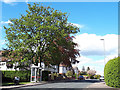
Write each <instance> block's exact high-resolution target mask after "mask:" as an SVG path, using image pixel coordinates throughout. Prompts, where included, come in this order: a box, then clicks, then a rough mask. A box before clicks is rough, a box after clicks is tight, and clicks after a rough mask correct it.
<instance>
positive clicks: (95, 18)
mask: <svg viewBox="0 0 120 90" xmlns="http://www.w3.org/2000/svg"><path fill="white" fill-rule="evenodd" d="M30 3H31V4H32V2H30ZM43 5H45V6H51V7H53V8H54V9H57V10H61V11H62V12H67V13H68V14H69V17H68V22H71V23H73V24H74V25H77V26H78V27H80V33H78V34H77V35H76V39H77V40H76V42H78V43H79V45H80V46H81V47H82V45H83V48H80V49H81V57H82V60H84V61H85V60H86V61H87V60H88V61H94V62H95V61H97V60H99V61H100V62H102V61H103V59H104V57H103V46H102V42H98V43H99V44H100V48H98V47H99V44H97V45H96V44H94V46H93V42H97V41H95V40H96V39H95V38H100V37H101V38H106V40H108V41H109V40H111V41H110V42H111V43H112V41H113V42H114V41H116V40H117V39H115V40H114V37H115V38H116V37H117V34H118V3H117V2H44V3H43ZM27 9H28V8H27V3H26V2H16V3H4V2H2V21H1V22H0V24H2V26H3V25H5V26H7V22H8V20H9V19H10V18H19V17H20V14H26V12H25V10H27ZM0 32H1V33H2V35H1V37H0V40H1V43H2V44H1V45H0V50H1V49H2V47H5V43H4V42H2V41H4V37H5V30H4V29H3V28H0ZM83 37H84V38H83ZM89 37H90V38H91V41H90V40H89V39H90V38H89ZM94 39H95V40H94ZM85 40H86V42H83V41H85ZM93 40H94V41H93ZM80 41H81V42H80ZM98 41H99V40H98ZM108 41H106V47H109V46H107V45H109V44H110V42H108ZM82 42H83V43H84V44H83V43H82ZM115 43H117V42H115ZM86 44H87V46H86ZM112 44H113V43H112ZM85 46H86V47H85ZM90 46H93V48H89V47H90ZM94 47H95V48H94ZM112 47H113V48H112ZM116 48H117V46H115V45H113V46H111V47H109V48H106V56H107V55H108V56H107V57H108V58H109V56H110V57H111V56H112V55H113V57H115V56H116V55H117V53H116V52H117V51H116ZM82 49H83V50H82ZM86 52H87V54H84V53H86ZM98 52H99V53H98ZM110 52H114V53H111V54H110ZM88 53H90V54H88ZM96 53H98V54H96ZM78 59H79V58H78ZM84 61H83V62H84ZM83 65H85V66H86V67H87V66H90V64H89V63H85V64H80V66H79V64H78V65H77V66H78V67H79V68H80V69H81V67H82V66H83ZM93 66H94V67H92V66H91V68H97V67H96V64H94V65H93ZM99 66H100V67H101V68H103V64H102V66H101V65H99ZM101 72H102V71H101Z"/></svg>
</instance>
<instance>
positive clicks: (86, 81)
mask: <svg viewBox="0 0 120 90" xmlns="http://www.w3.org/2000/svg"><path fill="white" fill-rule="evenodd" d="M50 82H51V81H50ZM74 82H75V83H96V82H104V81H100V80H97V79H94V80H92V79H90V80H61V81H52V82H51V83H74Z"/></svg>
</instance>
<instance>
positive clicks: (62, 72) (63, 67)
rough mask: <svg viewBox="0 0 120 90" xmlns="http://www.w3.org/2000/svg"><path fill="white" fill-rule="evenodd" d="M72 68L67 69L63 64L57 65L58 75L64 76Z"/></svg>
mask: <svg viewBox="0 0 120 90" xmlns="http://www.w3.org/2000/svg"><path fill="white" fill-rule="evenodd" d="M71 68H72V67H67V66H66V65H65V64H64V63H60V65H59V74H63V75H64V74H65V73H67V71H68V70H71Z"/></svg>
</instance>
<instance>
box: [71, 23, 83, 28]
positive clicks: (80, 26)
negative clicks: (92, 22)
mask: <svg viewBox="0 0 120 90" xmlns="http://www.w3.org/2000/svg"><path fill="white" fill-rule="evenodd" d="M71 24H73V25H74V26H77V27H78V28H83V27H84V25H81V24H76V23H71Z"/></svg>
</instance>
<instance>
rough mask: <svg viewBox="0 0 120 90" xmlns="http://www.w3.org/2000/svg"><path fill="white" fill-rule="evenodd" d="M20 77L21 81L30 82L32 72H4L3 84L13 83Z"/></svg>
mask: <svg viewBox="0 0 120 90" xmlns="http://www.w3.org/2000/svg"><path fill="white" fill-rule="evenodd" d="M15 76H18V77H20V81H22V82H24V81H25V82H26V81H27V82H29V81H30V76H31V72H30V71H2V82H12V81H13V80H14V77H15Z"/></svg>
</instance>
